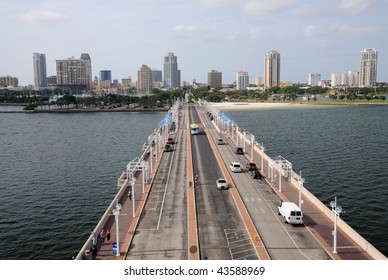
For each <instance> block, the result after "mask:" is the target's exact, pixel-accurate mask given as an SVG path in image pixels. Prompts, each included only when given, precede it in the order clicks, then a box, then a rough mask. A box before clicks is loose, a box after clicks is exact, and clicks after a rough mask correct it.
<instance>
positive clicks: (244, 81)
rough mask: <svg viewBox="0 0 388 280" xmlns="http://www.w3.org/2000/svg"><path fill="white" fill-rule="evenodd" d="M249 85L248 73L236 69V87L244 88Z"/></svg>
mask: <svg viewBox="0 0 388 280" xmlns="http://www.w3.org/2000/svg"><path fill="white" fill-rule="evenodd" d="M248 86H249V75H248V72H246V71H241V70H240V71H237V73H236V89H237V90H245V89H247V87H248Z"/></svg>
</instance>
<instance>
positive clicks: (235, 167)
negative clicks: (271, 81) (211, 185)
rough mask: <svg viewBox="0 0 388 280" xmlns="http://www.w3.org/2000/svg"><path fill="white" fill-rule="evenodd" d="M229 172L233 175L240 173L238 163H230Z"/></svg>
mask: <svg viewBox="0 0 388 280" xmlns="http://www.w3.org/2000/svg"><path fill="white" fill-rule="evenodd" d="M229 167H230V170H232V172H235V173H239V172H241V165H240V163H239V162H232V163H231V164H230V165H229Z"/></svg>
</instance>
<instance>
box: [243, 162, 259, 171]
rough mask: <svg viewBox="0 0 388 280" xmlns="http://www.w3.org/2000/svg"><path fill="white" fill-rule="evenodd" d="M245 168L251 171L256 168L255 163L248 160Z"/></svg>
mask: <svg viewBox="0 0 388 280" xmlns="http://www.w3.org/2000/svg"><path fill="white" fill-rule="evenodd" d="M246 169H248V171H253V170H257V169H258V168H257V165H256V163H254V162H248V163H247V165H246Z"/></svg>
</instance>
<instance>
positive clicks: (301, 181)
mask: <svg viewBox="0 0 388 280" xmlns="http://www.w3.org/2000/svg"><path fill="white" fill-rule="evenodd" d="M298 183H299V209H302V203H303V201H302V188H303V183H304V178H302V171H300V173H299V178H298Z"/></svg>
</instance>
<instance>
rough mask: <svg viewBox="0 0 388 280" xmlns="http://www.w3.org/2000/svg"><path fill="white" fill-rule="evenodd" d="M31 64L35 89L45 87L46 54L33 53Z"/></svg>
mask: <svg viewBox="0 0 388 280" xmlns="http://www.w3.org/2000/svg"><path fill="white" fill-rule="evenodd" d="M33 65H34V85H35V89H39V88H44V87H47V69H46V55H45V54H43V53H34V54H33Z"/></svg>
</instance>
